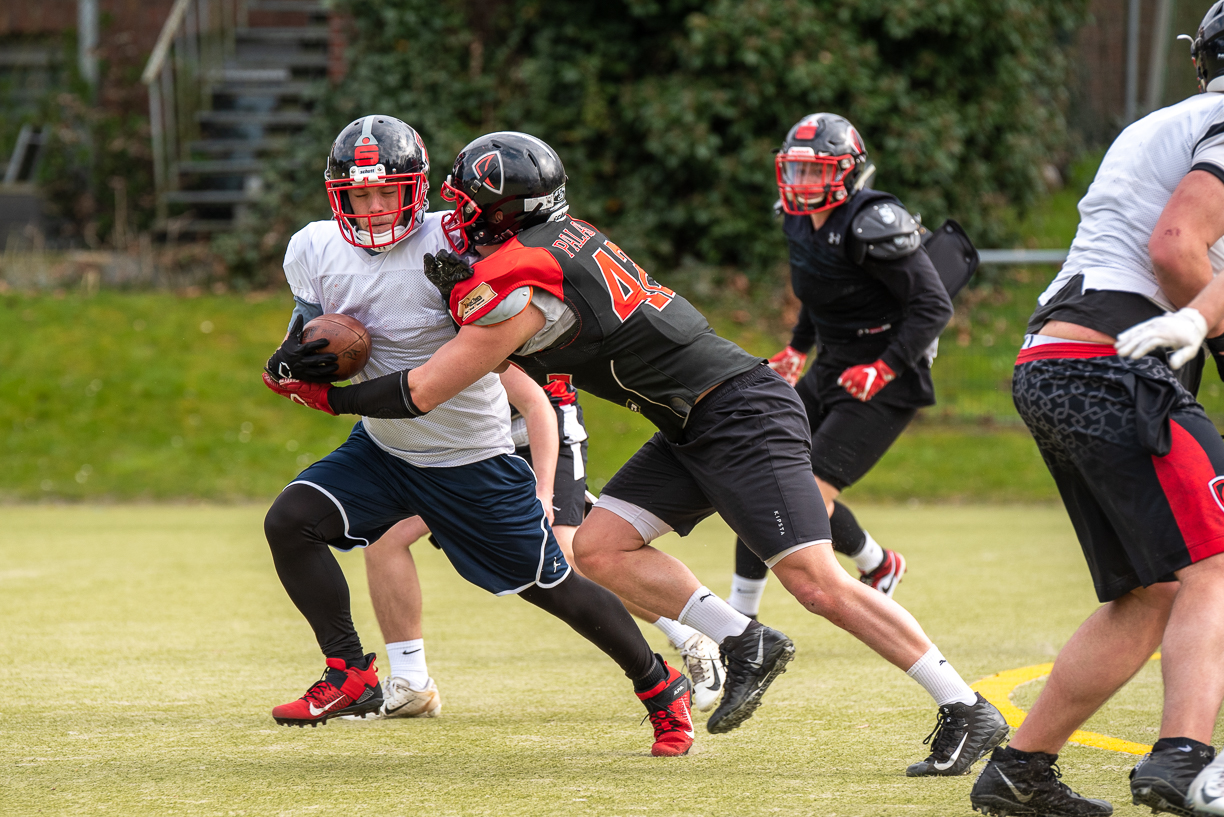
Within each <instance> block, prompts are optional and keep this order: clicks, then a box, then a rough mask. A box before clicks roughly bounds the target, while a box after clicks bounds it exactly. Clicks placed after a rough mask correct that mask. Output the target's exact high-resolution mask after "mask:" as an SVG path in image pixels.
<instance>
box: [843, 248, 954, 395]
mask: <svg viewBox="0 0 1224 817" xmlns="http://www.w3.org/2000/svg"><path fill="white" fill-rule="evenodd" d="M862 266H863V269H864V270H865V271H866V272H867V273H868V274H869V275H871V276H872V277H874V278H876V279H877V280H879V281H880V282H881V283H883V284H884V286H886V287H888V291H889V292H891V293H892V294H893V297H895V298H896V299H897V300H898V301H900V302H901V303H903V304H905V317H904V318H903V319H902V320H901V325H900V326H898V327H897V331H896V332H895V333H894V334H893V339H892V342H891V343H889V344H888V348H887V349H885V350H884V354H882V355H881V356H880V357H881V359H882V360H883V361H884V362H885V363H887V364H888V365H889V367H890V368H891V369H892V370H893V371H895V372H898V373H899V372H900V371H901V369H902V368H909V369H914V368H917V367H918V362H919V361H920V360H921V359H922V356H923V353H924V352H925V351H926V350H927V348H928V347H929V346H930V345H931V342H932V341H934V340H935V339H936V338H938V337H939V334H940V333H941V332H943V330H944V327H945V326H947V325H948V321H950V320H952V299H951V298H949V297H948V292H947V290H945V289H944V286H943V283H942V282H941V281H940V280H939V273H938V272H936V271H935V265H934V264H932V263H931V259H930V258H929V257H928V256H927V254H926V250H923V249H919V250H918V251H916V252H913V253H911V254H909V255H907V256H905V257H903V258H897V259H895V260H892V261H880V260H878V259H875V258H872V257H871V256H870V255H869V256H867V257H866V258H865V259H863V265H862Z"/></svg>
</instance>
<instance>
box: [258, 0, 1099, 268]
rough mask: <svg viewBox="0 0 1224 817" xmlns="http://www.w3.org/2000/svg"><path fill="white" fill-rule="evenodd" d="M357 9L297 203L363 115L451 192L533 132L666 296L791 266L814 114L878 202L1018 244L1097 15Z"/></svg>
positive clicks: (765, 5)
mask: <svg viewBox="0 0 1224 817" xmlns="http://www.w3.org/2000/svg"><path fill="white" fill-rule="evenodd" d="M341 5H342V6H343V7H344V8H345V9H346V10H347V11H348V13H349V14H351V15H352V19H353V25H354V33H353V37H352V40H351V49H352V51H351V60H350V64H351V70H350V73H349V75H348V77H347V78H346V80H345V81H344V83H343V84H342V85H341V86H340V87H339V88H337V89H336V90H335V92H334V94H333V96H332V98H331V100H330V102H329V106H328V108H327V112H328V117H320V120H319V124H318V125H317V126H316V127H315V128H314V130H313V131H312V132H311V133H310V134H307V135H306V136H305V137H304V141H305V142H309V143H310V147H309V150H308V153H309V155H311V156H313V160H312V162H311V164H310V166H309V167H310V172H307V173H303V174H301V176H300V178H301V179H302V183H303V184H304V185H308V189H309V190H310V194H309V195H303V194H298V199H299V201H313V200H317V202H318V205H319V207H315V208H314V211H315V212H317V211H318V210H319V209H320V208H321V205H322V194H321V192H320V190H319V188H320V187H321V185H320V184H319V181H318V173H317V168H318V166H319V160H320V158H321V154H322V153H323V152H324V151H325V150H326V145H327V144H328V140H329V139H330V138H331V136H333V135H334V134H335V133H336V132H337V131H338V130H339V129H340V127H341V126H342V125H343V124H344V122H345V119H346V118H348V117H350V116H355V115H358V114H362V113H366V112H374V111H377V112H381V113H388V114H391V115H394V116H398V117H400V118H402V119H404V120H405V121H407V122H409V123H410V124H412V125H413V126H414V127H416V128H418V129H419V130H420V131H421V133H422V135H423V136H424V138H425V140H426V144H427V145H428V146H429V148H430V151H431V153H432V158H433V161H434V172H433V180H432V181H433V187H434V190H435V191H436V190H437V189H438V187H439V186H440V183H441V181H442V179H444V178H445V175H446V172H447V170H448V169H449V163H450V162H451V160H452V159H453V157H454V155H455V154H456V152H457V151H458V150H459V149H460V148H461V147H462V146H463V145H464V144H465V143H466V142H468V141H469V140H471V139H472V138H474V137H475V136H477V135H479V134H481V133H483V132H487V131H490V130H496V129H517V130H524V131H528V132H530V133H533V134H535V135H537V136H540V137H541V138H543V139H545V140H546V141H548V142H549V143H550V144H552V145H553V146H554V147H555V148H556V149H557V150H558V152H559V153H560V154H561V157H562V159H563V160H564V162H565V165H566V169H567V171H568V173H569V176H570V179H571V184H570V187H569V195H570V198H571V201H572V203H573V206H574V207H573V209H574V212H575V213H576V214H578V215H580V216H581V217H584V218H588V219H591V220H593V221H595V222H596V223H597V224H598V225H600V226H601V227H602V228H603V229H605V230H607V231H609V232H611V233H613V234H614V235H615V236H616V240H617V241H618V242H619V243H620V244H622V246H625V247H626V249H627V250H628V251H630V252H631V253H633V254H635V255H636V256H638V257H639V259H640V260H642V261H643V262H649V263H650V264H651V265H652V266H653V267H654V268H655V269H657V270H658V271H659V272H660V276H661V277H663V278H664V279H666V278H667V277H668V273H667V270H668V269H669V268H674V267H677V266H680V265H682V264H684V263H686V262H694V263H697V264H703V265H716V266H728V267H736V268H739V269H740V270H742V271H744V272H745V273H747V274H748V275H749V276H750V277H751V278H754V279H757V278H760V277H762V276H765V275H769V274H770V273H771V272H773V271H776V270H777V268H778V264H779V262H780V261H781V259H782V258H783V249H782V248H783V240H782V237H781V234H780V231H779V230H778V228H777V226H776V224H775V223H774V222H773V221H772V218H771V205H772V203H773V201H774V200H775V198H776V189H775V187H774V183H773V168H772V151H773V150H774V149H775V148H776V147H777V146H778V145H779V144H780V142H781V139H782V137H783V136H784V135H785V133H786V131H787V130H788V129H789V127H790V126H791V125H792V124H793V123H794V122H795V121H797V120H798V119H799V118H800V117H801V116H803V115H805V114H807V113H811V112H813V111H818V110H828V111H835V112H839V113H843V114H845V115H847V116H849V118H850V119H851V120H852V121H854V122H855V123H856V125H857V126H858V127H859V129H860V131H861V132H862V134H863V136H864V138H865V140H866V142H867V146H868V150H869V151H870V152H871V154H872V155H873V157H874V160H875V161H876V163H877V165H878V166H879V168H880V176H879V186H881V187H884V188H887V189H889V190H891V191H893V192H896V193H897V194H898V195H900V196H901V197H902V198H903V199H904V200H905V201H906V203H907V204H908V205H909V206H910V207H911V209H914V210H917V211H921V212H922V213H923V214H924V215H925V216H926V217H927V221H928V223H930V222H933V221H935V220H937V219H941V218H943V217H944V216H953V217H955V218H957V219H959V220H961V221H962V222H963V223H964V224H965V225H966V226H967V227H968V228H969V230H970V232H971V233H972V234H973V235H974V236H975V238H976V239H977V240H978V241H979V243H983V244H990V243H994V242H995V241H998V240H1001V239H1003V238H1005V237H1006V233H1007V232H1008V228H1007V226H1006V224H1007V220H1006V219H1005V218H1003V215H1004V214H1005V213H1007V212H1009V211H1011V210H1014V209H1016V208H1020V209H1022V208H1023V207H1024V206H1025V205H1028V204H1030V203H1031V202H1032V201H1034V199H1035V196H1036V195H1037V194H1038V193H1039V192H1040V191H1041V190H1042V181H1041V174H1040V170H1041V167H1042V166H1043V165H1044V164H1047V163H1050V162H1059V161H1061V160H1063V159H1064V158H1065V157H1064V155H1063V151H1064V150H1065V146H1066V144H1067V131H1066V124H1065V122H1064V118H1063V108H1064V106H1065V101H1066V99H1065V96H1066V95H1065V87H1066V78H1067V60H1066V56H1065V50H1066V47H1067V46H1068V44H1069V43H1070V39H1071V35H1072V33H1073V32H1074V30H1075V28H1076V26H1077V25H1079V23H1080V22H1081V21H1082V20H1083V19H1084V12H1085V6H1086V3H1085V2H1084V0H1073V2H1063V1H1061V0H1006V2H1004V0H947V1H946V2H940V3H937V4H933V3H929V2H924V0H900V1H899V2H897V1H894V2H889V3H886V2H882V0H840V1H839V2H830V1H829V0H820V2H800V0H713V2H708V1H705V0H703V1H702V2H698V1H697V0H608V1H607V2H603V3H589V2H585V0H551V2H545V1H544V0H520V2H506V1H505V0H485V1H484V2H470V3H462V4H459V3H441V4H440V3H437V2H433V0H402V1H401V2H396V3H357V2H344V3H342V4H341ZM311 196H313V199H312V198H311ZM435 201H436V199H435ZM312 206H313V205H312ZM281 212H282V217H283V215H284V208H282V211H281ZM323 212H326V211H323ZM248 246H250V244H249V242H248Z"/></svg>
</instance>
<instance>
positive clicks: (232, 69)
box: [213, 65, 290, 84]
mask: <svg viewBox="0 0 1224 817" xmlns="http://www.w3.org/2000/svg"><path fill="white" fill-rule="evenodd" d="M213 80H214V81H215V82H244V83H266V84H274V83H283V82H289V81H290V73H289V69H288V68H285V67H283V66H280V67H271V68H266V67H265V68H252V67H247V66H242V65H227V66H225V67H224V68H222V69H221V70H220V71H219V72H218V73H217V74H216V76H214V77H213Z"/></svg>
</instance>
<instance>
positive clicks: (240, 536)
mask: <svg viewBox="0 0 1224 817" xmlns="http://www.w3.org/2000/svg"><path fill="white" fill-rule="evenodd" d="M4 511H5V525H4V529H3V533H0V616H2V619H0V620H3V622H4V637H3V639H2V640H0V644H2V645H3V656H4V660H3V661H0V678H3V680H4V689H5V690H6V692H5V694H4V696H3V702H0V814H4V815H27V814H49V815H59V814H108V815H123V816H124V817H128V816H129V815H131V816H132V817H135V816H136V815H168V814H176V815H177V814H189V815H334V814H346V815H363V816H364V815H371V817H374V816H375V815H376V816H377V817H393V816H394V815H418V814H498V815H501V814H525V815H539V814H566V815H570V814H573V815H587V814H590V815H665V814H678V815H686V817H697V815H754V814H777V813H782V814H816V815H822V817H847V816H848V815H932V816H934V815H939V817H944V816H945V815H957V814H963V815H970V814H972V812H971V811H970V809H969V807H968V792H969V789H970V787H971V785H972V781H973V777H974V776H975V775H976V773H977V771H978V770H979V769H980V768H981V767H980V764H979V765H978V766H975V767H974V770H973V773H972V774H971V775H969V776H965V777H959V778H950V779H949V778H939V779H908V778H906V777H905V775H904V770H905V767H906V765H907V764H909V763H911V762H913V761H914V760H916V759H919V758H921V757H923V756H925V754H926V752H925V747H923V745H922V739H923V737H925V736H926V734H927V733H928V732H929V731H930V730H931V727H932V726H933V725H934V720H935V718H934V716H935V708H934V706H933V705H932V704H931V702H930V700H929V698H928V697H927V696H926V695H925V693H923V692H922V691H921V689H919V688H918V687H917V686H916V685H915V684H913V683H912V682H911V681H909V679H907V678H906V677H905V675H904V674H903V673H902V672H900V671H899V670H896V669H894V668H892V667H890V666H888V665H886V664H885V663H884V662H883V661H882V660H881V659H879V658H877V657H876V656H875V655H874V654H872V653H871V652H869V651H868V650H867V649H866V648H865V647H863V646H862V645H861V644H859V643H858V642H857V641H855V640H854V639H853V638H851V637H850V636H847V635H845V634H844V633H842V632H840V631H838V630H836V629H835V628H834V627H832V626H831V625H829V624H828V623H826V622H824V621H823V620H821V619H817V618H816V617H814V616H812V615H809V614H807V613H805V612H803V611H802V610H801V609H800V607H799V606H798V605H797V604H795V603H794V602H793V601H791V600H790V599H789V597H788V596H787V595H786V594H785V592H784V591H782V589H781V588H780V586H778V585H777V583H776V582H774V583H773V584H772V585H771V586H770V588H769V590H768V591H767V593H766V598H765V602H764V605H763V607H762V611H761V617H762V620H764V621H766V622H767V623H769V624H771V625H773V626H776V627H778V628H780V629H782V630H784V631H786V632H787V633H788V634H789V635H790V636H791V637H792V638H793V639H794V640H795V642H796V645H797V648H798V653H797V657H796V660H795V662H794V663H793V664H792V665H791V669H790V670H789V671H788V672H787V673H786V674H785V675H783V676H782V677H781V678H780V679H779V680H778V681H777V682H776V683H775V685H774V686H773V688H772V689H771V690H770V692H769V693H768V695H767V696H766V698H765V704H764V706H762V708H761V709H760V710H758V712H757V714H756V716H755V717H754V718H753V719H752V720H750V721H748V722H747V723H746V724H745V725H744V726H743V727H741V728H740V729H738V730H736V731H735V732H732V733H731V734H729V735H720V736H713V735H709V734H708V733H706V732H704V730H702V729H701V728H700V727H699V731H698V735H697V743H696V745H695V746H694V749H693V751H692V753H691V754H690V755H689V756H688V757H684V758H677V759H658V758H652V757H650V754H649V748H650V728H649V725H648V724H640V720H641V718H642V715H643V714H644V710H643V709H642V707H641V706H640V704H639V703H638V702H637V701H636V700H635V699H634V698H633V696H632V693H631V689H630V687H629V684H628V682H627V681H626V679H625V678H624V677H623V676H621V675H620V674H619V672H618V670H617V668H616V667H615V665H613V664H612V663H611V662H610V661H608V660H607V659H606V658H604V657H603V655H602V654H601V653H599V652H598V651H597V650H595V649H594V648H593V647H591V646H590V645H589V644H588V643H587V642H585V641H583V640H582V639H580V638H579V637H578V636H576V635H574V634H573V633H571V632H570V631H569V630H568V629H567V628H565V627H564V626H563V625H561V624H559V623H558V622H556V621H555V620H553V619H551V618H549V617H547V616H546V615H544V614H543V613H541V612H539V611H537V610H536V609H535V608H533V607H531V606H529V605H527V604H525V603H523V602H521V601H517V600H515V599H512V598H502V599H498V598H494V597H492V596H489V595H487V594H485V593H484V592H483V591H480V590H478V589H477V588H475V587H472V586H470V585H467V584H465V583H464V582H463V581H462V580H461V579H460V578H459V577H458V576H457V575H456V574H455V572H454V571H453V570H452V569H451V568H450V565H449V564H448V563H447V561H446V559H445V557H444V556H443V555H442V554H441V553H440V552H439V551H436V550H434V549H433V548H431V547H430V546H428V544H426V543H425V542H421V543H418V545H417V546H416V547H415V552H416V556H417V563H418V566H419V568H420V571H421V576H422V582H423V585H424V593H425V627H426V646H427V651H428V656H429V664H430V670H431V673H432V674H433V676H434V678H435V679H436V680H437V682H438V685H439V687H440V689H441V692H442V696H443V711H442V717H440V718H438V719H432V720H407V721H391V722H375V721H363V722H346V721H331V722H330V723H328V724H327V725H326V726H325V727H319V728H315V729H311V728H306V729H298V728H286V727H281V726H277V725H276V724H275V723H274V722H273V720H272V718H271V716H270V714H269V710H270V708H271V707H272V706H274V705H276V704H279V703H283V702H285V701H288V700H290V699H291V698H294V697H296V696H298V695H300V694H301V693H302V692H304V691H305V689H306V687H307V686H309V684H310V683H311V682H313V681H314V680H315V679H316V678H317V677H318V675H319V673H320V672H321V670H322V659H321V657H320V656H319V654H318V652H317V648H316V647H315V646H314V642H313V638H312V637H311V634H310V631H309V629H308V628H307V626H306V623H305V621H304V620H303V619H302V618H301V617H300V616H299V615H298V613H297V611H296V610H295V609H294V608H293V606H292V605H291V604H290V602H289V600H288V598H287V597H286V595H285V594H284V592H283V591H282V589H281V587H280V585H279V583H278V582H277V579H276V576H275V573H274V571H273V568H272V563H271V558H270V556H269V553H268V549H267V546H266V544H265V542H264V540H263V535H262V517H263V512H264V507H263V506H253V505H247V506H199V505H184V506H164V505H161V506H159V505H150V506H92V507H91V506H65V505H44V506H7V507H6V508H5V509H4ZM856 511H858V513H859V518H860V520H861V521H862V522H863V523H864V525H865V526H866V527H867V528H868V529H869V530H871V532H872V533H873V535H874V536H875V537H876V538H877V539H879V540H880V541H881V542H883V543H885V544H886V546H893V547H897V548H898V549H900V550H902V551H903V552H904V553H905V555H906V557H907V559H908V560H909V566H910V573H909V575H908V576H907V577H906V579H905V581H904V582H903V583H902V585H901V587H900V589H899V590H898V592H897V600H898V601H900V602H901V603H902V604H904V605H905V606H906V607H908V608H909V609H910V610H911V611H912V612H913V613H914V614H915V615H916V616H917V617H918V619H919V620H920V621H921V622H922V623H923V625H924V626H925V627H926V629H927V632H928V633H929V634H930V635H931V637H932V638H933V639H934V640H935V642H936V643H937V644H939V646H940V647H941V649H942V650H943V652H944V654H945V655H946V656H948V658H949V659H950V660H951V661H952V662H953V663H954V664H955V665H956V667H957V668H958V669H959V670H960V672H961V674H962V675H964V676H965V678H966V679H967V680H970V681H971V682H972V681H976V680H977V679H980V678H983V677H984V676H989V675H991V674H992V673H996V672H999V671H1002V670H1008V669H1014V668H1018V667H1025V666H1031V665H1034V664H1040V663H1044V662H1048V661H1051V660H1053V656H1054V655H1055V653H1056V651H1057V649H1058V648H1059V647H1060V646H1061V645H1062V644H1063V643H1064V642H1065V641H1066V639H1067V638H1068V637H1069V636H1070V634H1071V632H1072V631H1073V630H1074V628H1075V626H1076V625H1077V624H1078V623H1079V622H1080V621H1081V620H1082V619H1083V618H1084V617H1085V616H1086V615H1087V614H1088V613H1089V612H1091V610H1092V609H1093V608H1094V607H1095V598H1094V597H1093V595H1092V591H1091V586H1090V584H1089V581H1088V577H1087V571H1086V568H1085V567H1084V564H1083V561H1082V559H1081V557H1080V555H1079V552H1078V547H1077V545H1076V543H1075V539H1074V536H1073V534H1072V531H1071V528H1070V525H1069V523H1068V522H1067V520H1066V517H1065V515H1064V513H1063V511H1062V510H1061V508H1058V507H1054V506H923V507H919V508H908V507H904V506H863V505H859V506H856ZM731 543H732V537H731V535H730V532H729V531H728V530H727V529H726V528H725V527H724V526H723V525H722V523H721V522H720V521H718V520H711V521H709V522H707V523H705V524H704V525H703V526H702V527H700V528H699V529H698V531H697V532H696V533H695V534H694V535H692V536H691V537H689V538H688V539H685V540H681V539H678V538H677V537H675V536H669V537H668V538H667V540H665V541H664V546H665V547H666V548H667V550H668V551H669V552H671V553H673V554H675V555H677V556H679V557H680V558H681V559H683V560H684V561H685V562H687V563H688V564H689V565H690V566H691V567H692V568H693V569H694V571H695V572H696V573H697V574H698V576H700V577H701V578H702V579H703V580H704V581H705V582H706V583H707V584H708V585H709V586H710V587H711V588H713V589H714V590H715V591H717V592H720V593H724V594H725V592H726V591H727V589H728V585H729V580H730V569H731ZM341 560H342V564H343V565H344V567H345V570H346V572H347V573H348V576H349V579H350V583H351V586H352V591H353V601H354V603H353V606H354V616H355V619H356V622H357V626H358V629H359V630H360V632H361V633H362V634H363V636H364V638H365V642H366V646H367V648H368V649H377V650H378V651H379V653H380V656H381V653H382V643H381V639H380V637H379V635H378V630H377V627H376V625H375V624H374V619H373V613H372V611H371V609H370V605H369V601H368V597H367V596H366V591H365V579H364V570H363V565H362V561H361V557H360V555H359V554H352V555H344V556H341ZM645 632H646V636H647V638H648V639H649V640H650V641H651V643H652V644H654V645H655V646H656V648H657V649H658V650H659V651H660V652H662V653H663V655H664V657H666V658H668V659H669V660H671V661H674V660H676V655H675V653H674V652H673V651H671V650H670V649H668V648H667V646H666V643H665V640H664V639H663V638H662V636H661V635H660V634H659V632H658V631H657V630H656V629H655V628H653V627H646V628H645ZM381 663H382V662H381V661H380V664H381ZM1039 683H1040V682H1038V683H1035V684H1030V685H1029V686H1027V687H1022V688H1020V689H1019V690H1017V691H1016V693H1015V694H1014V695H1013V696H1012V700H1013V701H1014V702H1015V703H1016V704H1018V705H1020V706H1021V707H1023V708H1027V707H1028V705H1029V704H1030V703H1031V701H1032V699H1033V697H1034V696H1035V694H1036V691H1037V689H1038V687H1039ZM1159 696H1160V678H1159V669H1158V664H1157V663H1156V662H1153V663H1152V664H1150V665H1149V667H1148V668H1147V669H1145V670H1143V671H1142V672H1141V673H1140V675H1139V676H1138V677H1137V678H1136V679H1135V680H1134V681H1132V683H1131V685H1130V686H1129V687H1128V688H1127V689H1125V690H1123V692H1122V693H1121V694H1120V695H1119V696H1118V697H1117V698H1115V699H1114V700H1113V701H1111V702H1110V703H1109V704H1108V705H1107V706H1106V708H1105V709H1104V710H1102V712H1101V713H1098V715H1097V717H1096V718H1094V719H1093V721H1092V722H1091V723H1090V724H1089V725H1088V726H1087V728H1088V729H1091V730H1092V731H1095V732H1098V733H1101V734H1104V735H1109V736H1114V737H1117V738H1122V739H1126V740H1130V741H1134V742H1138V743H1145V744H1146V743H1151V742H1152V741H1153V740H1154V739H1155V737H1156V725H1157V722H1158V712H1159ZM698 718H699V722H704V720H705V715H703V714H700V713H698ZM1135 759H1136V758H1135V757H1134V756H1133V755H1127V754H1124V753H1119V752H1112V751H1105V750H1101V749H1093V748H1084V747H1078V746H1070V747H1068V748H1067V749H1066V750H1065V752H1064V754H1063V758H1062V766H1063V769H1064V771H1065V773H1066V779H1067V781H1068V782H1069V783H1070V784H1071V785H1072V786H1074V787H1075V788H1077V789H1078V790H1080V791H1082V792H1084V793H1086V794H1088V795H1090V796H1096V797H1105V798H1107V799H1109V800H1111V801H1112V802H1113V803H1114V806H1115V809H1116V811H1115V813H1116V814H1120V815H1131V814H1140V813H1145V811H1142V810H1140V809H1138V808H1135V807H1133V806H1131V805H1130V799H1129V790H1128V789H1127V787H1126V773H1127V771H1128V770H1129V768H1130V766H1131V765H1133V763H1134V761H1135Z"/></svg>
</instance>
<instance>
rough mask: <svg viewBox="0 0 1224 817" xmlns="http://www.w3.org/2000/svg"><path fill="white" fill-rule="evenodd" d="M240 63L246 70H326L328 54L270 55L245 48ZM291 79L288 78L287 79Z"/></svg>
mask: <svg viewBox="0 0 1224 817" xmlns="http://www.w3.org/2000/svg"><path fill="white" fill-rule="evenodd" d="M237 56H238V61H239V63H240V64H241V65H242V66H243V67H244V68H256V69H269V68H282V69H285V68H288V69H290V70H292V69H294V68H326V67H327V54H325V53H323V52H321V51H320V52H318V53H315V52H310V51H296V52H293V53H276V54H269V53H267V52H266V51H263V50H261V49H255V48H249V49H248V48H243V49H239V51H238V55H237ZM288 78H289V77H288V76H286V77H285V79H288Z"/></svg>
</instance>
